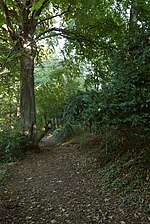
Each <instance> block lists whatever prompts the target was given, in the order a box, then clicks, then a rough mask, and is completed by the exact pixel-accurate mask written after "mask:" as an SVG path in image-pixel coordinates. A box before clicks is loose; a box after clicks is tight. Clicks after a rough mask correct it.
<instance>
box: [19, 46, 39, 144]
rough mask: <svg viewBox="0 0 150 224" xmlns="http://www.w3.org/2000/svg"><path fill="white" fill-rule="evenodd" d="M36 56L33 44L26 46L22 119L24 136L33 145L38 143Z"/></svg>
mask: <svg viewBox="0 0 150 224" xmlns="http://www.w3.org/2000/svg"><path fill="white" fill-rule="evenodd" d="M24 45H25V44H24ZM34 58H35V53H34V50H33V47H32V44H31V45H30V44H29V45H28V46H26V47H25V46H24V48H23V49H22V56H21V59H20V64H21V72H20V121H21V130H22V134H23V136H24V137H25V138H26V140H27V142H28V144H29V143H30V145H33V146H35V145H36V112H35V96H34Z"/></svg>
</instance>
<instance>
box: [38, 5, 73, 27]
mask: <svg viewBox="0 0 150 224" xmlns="http://www.w3.org/2000/svg"><path fill="white" fill-rule="evenodd" d="M70 8H71V4H70V5H69V6H68V9H67V10H65V11H64V12H61V13H58V14H56V15H54V16H49V17H47V18H45V19H41V20H40V21H39V22H38V23H37V24H41V23H43V22H45V21H47V20H51V19H54V18H56V17H60V16H62V15H64V14H66V13H68V12H69V10H70Z"/></svg>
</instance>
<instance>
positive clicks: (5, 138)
mask: <svg viewBox="0 0 150 224" xmlns="http://www.w3.org/2000/svg"><path fill="white" fill-rule="evenodd" d="M21 142H22V139H21V136H20V133H19V131H18V130H16V129H10V130H8V129H6V130H2V131H1V133H0V160H1V161H3V162H10V161H15V160H18V159H20V158H21V157H22V155H23V154H22V149H21Z"/></svg>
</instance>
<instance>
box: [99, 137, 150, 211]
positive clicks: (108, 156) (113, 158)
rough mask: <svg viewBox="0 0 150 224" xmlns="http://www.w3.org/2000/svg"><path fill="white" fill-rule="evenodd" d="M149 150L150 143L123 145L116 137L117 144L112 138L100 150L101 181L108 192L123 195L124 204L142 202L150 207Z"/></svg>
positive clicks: (132, 141)
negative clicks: (149, 200) (149, 199)
mask: <svg viewBox="0 0 150 224" xmlns="http://www.w3.org/2000/svg"><path fill="white" fill-rule="evenodd" d="M106 146H107V147H106ZM149 149H150V143H149V140H148V139H144V140H141V139H140V138H139V139H137V138H135V139H134V138H132V139H130V140H126V141H124V142H122V140H119V139H118V138H116V136H115V135H114V142H112V141H111V140H110V138H109V139H108V143H107V144H105V145H103V147H102V148H101V149H100V155H99V158H98V162H99V165H100V177H101V180H102V182H103V184H104V186H105V188H108V189H109V190H111V191H116V192H118V193H121V194H122V200H123V202H124V203H135V202H136V201H138V202H140V203H146V204H147V207H148V206H149V202H148V198H149V196H150V195H149V193H148V192H150V166H149V163H150V150H149Z"/></svg>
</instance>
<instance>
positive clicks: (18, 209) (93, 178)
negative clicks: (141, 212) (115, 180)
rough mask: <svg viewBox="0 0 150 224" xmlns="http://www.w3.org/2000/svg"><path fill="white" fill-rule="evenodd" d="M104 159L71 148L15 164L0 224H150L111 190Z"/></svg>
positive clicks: (1, 190)
mask: <svg viewBox="0 0 150 224" xmlns="http://www.w3.org/2000/svg"><path fill="white" fill-rule="evenodd" d="M98 155H99V149H98V148H92V149H84V150H83V149H81V148H80V147H79V144H69V143H68V144H64V145H62V146H59V147H55V148H53V149H50V150H43V151H41V152H40V153H28V154H27V155H26V157H25V159H24V160H23V161H21V162H18V163H12V164H9V165H8V176H7V177H6V179H5V180H4V181H3V182H2V183H1V185H0V199H1V200H0V224H13V223H14V224H26V223H27V224H45V223H49V224H67V223H70V224H97V223H107V224H108V223H111V224H113V223H116V224H128V223H130V224H131V223H136V224H138V223H139V224H141V223H143V224H145V223H146V222H145V221H144V220H143V222H142V221H141V220H139V218H138V217H133V214H134V212H135V211H136V207H135V211H134V209H133V208H132V209H130V207H129V206H127V207H126V208H125V207H124V205H123V204H120V202H119V200H120V199H119V198H120V196H118V195H117V193H114V194H112V192H109V191H108V190H106V189H105V185H104V183H102V182H101V178H100V175H99V170H100V168H99V165H98V160H97V158H98ZM132 217H133V218H134V220H136V221H135V222H132V221H131V220H132ZM129 219H130V222H128V220H129Z"/></svg>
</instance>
